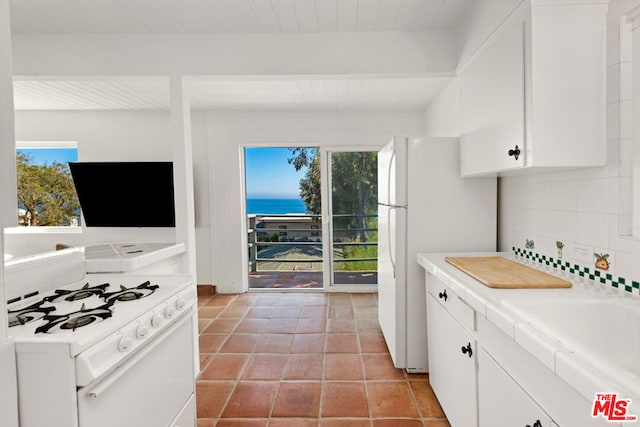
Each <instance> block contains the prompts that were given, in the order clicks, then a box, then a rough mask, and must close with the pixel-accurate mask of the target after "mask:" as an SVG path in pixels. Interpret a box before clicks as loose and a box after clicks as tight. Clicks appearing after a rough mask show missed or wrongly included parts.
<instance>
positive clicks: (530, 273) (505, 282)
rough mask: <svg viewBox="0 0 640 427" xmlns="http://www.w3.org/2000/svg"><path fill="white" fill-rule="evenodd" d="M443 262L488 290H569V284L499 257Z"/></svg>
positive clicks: (462, 258) (455, 258)
mask: <svg viewBox="0 0 640 427" xmlns="http://www.w3.org/2000/svg"><path fill="white" fill-rule="evenodd" d="M445 261H447V262H448V263H449V264H452V265H453V266H455V267H457V268H459V269H460V270H462V271H464V272H465V273H467V274H468V275H470V276H471V277H473V278H475V279H477V280H479V281H481V282H482V283H484V284H485V285H487V286H489V287H490V288H502V289H518V288H532V289H539V288H570V287H571V282H567V281H566V280H563V279H561V278H559V277H556V276H553V275H551V274H547V273H544V272H542V271H539V270H536V269H533V268H531V267H527V266H526V265H522V264H520V263H517V262H515V261H511V260H509V259H506V258H503V257H499V256H491V257H446V258H445Z"/></svg>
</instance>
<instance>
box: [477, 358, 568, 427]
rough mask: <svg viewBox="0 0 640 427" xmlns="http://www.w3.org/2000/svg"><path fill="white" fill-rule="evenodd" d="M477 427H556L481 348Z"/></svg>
mask: <svg viewBox="0 0 640 427" xmlns="http://www.w3.org/2000/svg"><path fill="white" fill-rule="evenodd" d="M478 412H479V420H480V423H479V425H480V427H552V426H556V424H555V423H554V422H553V421H552V420H551V419H550V417H549V416H548V415H547V414H546V413H545V412H544V411H543V410H542V409H541V408H540V407H539V406H538V405H537V404H536V403H535V402H534V401H533V399H531V397H529V395H528V394H527V393H525V391H524V390H523V389H522V388H521V387H520V386H519V385H518V384H517V383H516V382H515V381H514V380H513V378H511V377H510V376H509V374H507V373H506V372H505V371H504V369H502V367H500V365H498V363H497V362H496V361H495V360H494V359H493V358H492V357H491V356H490V355H489V353H487V352H486V350H485V349H484V348H480V350H479V351H478Z"/></svg>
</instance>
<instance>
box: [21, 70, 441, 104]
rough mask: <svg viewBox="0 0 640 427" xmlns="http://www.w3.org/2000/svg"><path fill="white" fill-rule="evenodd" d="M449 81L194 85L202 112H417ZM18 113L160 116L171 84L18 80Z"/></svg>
mask: <svg viewBox="0 0 640 427" xmlns="http://www.w3.org/2000/svg"><path fill="white" fill-rule="evenodd" d="M450 80H451V78H450V77H436V78H434V77H361V76H353V77H321V78H320V77H318V78H314V77H282V78H242V79H239V78H237V79H219V78H216V79H200V80H195V81H193V82H192V83H191V85H190V92H191V104H192V107H193V108H194V109H199V110H242V111H337V112H417V111H424V110H425V108H426V107H427V105H428V104H429V103H430V102H431V100H432V99H433V98H434V97H435V96H436V95H437V94H438V92H440V90H441V89H442V88H443V87H444V86H445V85H446V84H447V83H448V82H449V81H450ZM14 102H15V108H16V110H161V109H168V108H169V89H168V82H167V79H165V78H162V77H122V78H104V79H95V78H91V79H89V78H87V79H38V80H33V79H24V78H16V79H14Z"/></svg>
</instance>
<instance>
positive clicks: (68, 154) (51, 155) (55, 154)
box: [16, 148, 78, 165]
mask: <svg viewBox="0 0 640 427" xmlns="http://www.w3.org/2000/svg"><path fill="white" fill-rule="evenodd" d="M16 151H18V152H19V153H25V154H27V155H28V156H29V157H31V159H32V160H33V162H34V163H35V164H38V165H42V164H45V163H49V164H51V163H53V162H58V163H67V162H77V161H78V149H77V148H18V149H17V150H16Z"/></svg>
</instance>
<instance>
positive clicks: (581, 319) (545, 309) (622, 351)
mask: <svg viewBox="0 0 640 427" xmlns="http://www.w3.org/2000/svg"><path fill="white" fill-rule="evenodd" d="M502 305H503V306H504V307H505V308H507V309H508V310H510V311H512V312H513V313H514V314H516V315H517V316H518V317H520V318H522V319H523V320H524V321H526V322H528V323H529V324H531V326H533V327H535V328H536V329H538V330H540V331H541V332H543V333H544V334H545V335H548V336H550V337H552V338H554V339H556V340H558V341H560V342H561V343H563V344H564V345H565V347H567V348H568V349H570V350H573V351H575V352H576V353H577V354H579V353H581V354H582V355H583V356H586V357H590V358H591V357H593V356H595V358H596V359H599V360H601V361H604V362H606V363H607V364H612V365H615V366H616V367H618V368H622V369H624V370H626V371H628V372H631V373H633V374H635V375H636V376H640V364H639V363H638V360H640V301H638V300H632V299H627V298H608V299H596V298H592V297H588V298H580V297H578V298H576V297H575V296H573V297H570V296H564V295H562V296H561V295H558V296H551V295H545V296H543V297H537V298H531V297H529V298H527V299H525V298H523V297H513V298H505V299H503V300H502ZM589 353H591V354H589Z"/></svg>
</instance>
